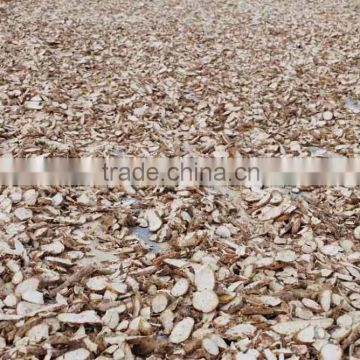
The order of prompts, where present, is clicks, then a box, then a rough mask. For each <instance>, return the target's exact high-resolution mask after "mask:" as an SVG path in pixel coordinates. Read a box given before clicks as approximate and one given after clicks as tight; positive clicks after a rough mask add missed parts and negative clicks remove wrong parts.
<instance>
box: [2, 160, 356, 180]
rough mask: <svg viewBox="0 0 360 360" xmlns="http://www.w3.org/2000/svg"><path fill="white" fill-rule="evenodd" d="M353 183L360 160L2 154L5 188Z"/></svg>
mask: <svg viewBox="0 0 360 360" xmlns="http://www.w3.org/2000/svg"><path fill="white" fill-rule="evenodd" d="M123 184H131V185H135V186H140V187H143V186H154V185H161V186H179V185H180V186H200V185H204V186H229V185H246V186H249V185H258V186H259V185H264V186H313V185H314V186H348V187H354V186H359V185H360V158H343V157H339V158H240V157H239V158H205V157H174V158H166V157H162V158H148V157H108V158H45V157H33V158H12V157H0V185H3V186H26V185H31V186H36V185H39V186H58V185H59V186H60V185H64V186H115V185H123Z"/></svg>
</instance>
